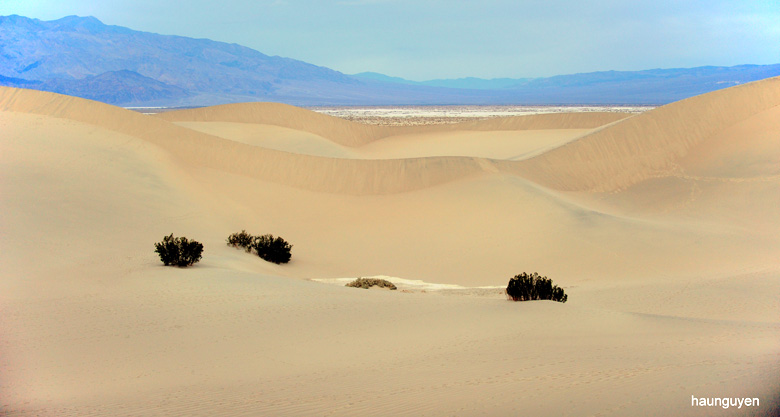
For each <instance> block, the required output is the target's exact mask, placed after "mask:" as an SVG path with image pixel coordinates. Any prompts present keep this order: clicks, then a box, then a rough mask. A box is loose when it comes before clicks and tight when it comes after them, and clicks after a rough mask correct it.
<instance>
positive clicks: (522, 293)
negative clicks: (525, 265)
mask: <svg viewBox="0 0 780 417" xmlns="http://www.w3.org/2000/svg"><path fill="white" fill-rule="evenodd" d="M506 295H507V296H508V297H509V298H511V299H512V300H513V301H528V300H553V301H559V302H561V303H565V302H566V299H568V296H567V295H566V294H565V293H564V291H563V289H562V288H560V287H558V286H557V285H553V283H552V280H551V279H549V278H547V277H540V276H539V274H537V273H536V272H534V273H533V274H530V275H529V274H526V273H525V272H523V273H522V274H520V275H515V276H514V277H513V278H512V279H510V280H509V285H507V287H506Z"/></svg>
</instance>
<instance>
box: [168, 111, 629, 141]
mask: <svg viewBox="0 0 780 417" xmlns="http://www.w3.org/2000/svg"><path fill="white" fill-rule="evenodd" d="M154 116H155V117H159V118H161V119H163V120H167V121H170V122H233V123H252V124H269V125H275V126H281V127H286V128H291V129H296V130H302V131H305V132H309V133H314V134H316V135H319V136H322V137H324V138H326V139H330V140H332V141H333V142H336V143H338V144H340V145H345V146H352V147H356V146H361V145H365V144H367V143H370V142H373V141H375V140H378V139H382V138H386V137H390V136H400V135H407V134H416V133H432V132H450V131H456V130H479V131H489V130H532V129H593V128H596V127H599V126H603V125H605V124H608V123H613V122H616V121H618V120H622V119H625V118H627V117H630V116H631V115H630V114H626V113H610V112H590V113H549V114H534V115H526V116H511V117H497V118H491V119H484V120H474V121H466V122H461V123H452V124H440V125H428V126H378V125H366V124H361V123H356V122H352V121H349V120H344V119H341V118H338V117H334V116H329V115H326V114H321V113H317V112H314V111H310V110H306V109H302V108H299V107H294V106H290V105H287V104H281V103H260V102H258V103H236V104H223V105H219V106H211V107H202V108H197V109H186V110H174V111H169V112H163V113H157V114H155V115H154Z"/></svg>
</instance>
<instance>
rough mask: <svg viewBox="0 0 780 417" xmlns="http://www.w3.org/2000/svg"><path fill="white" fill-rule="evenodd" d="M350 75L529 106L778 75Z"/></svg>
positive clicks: (744, 68)
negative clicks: (477, 93) (482, 93)
mask: <svg viewBox="0 0 780 417" xmlns="http://www.w3.org/2000/svg"><path fill="white" fill-rule="evenodd" d="M354 76H355V77H358V78H364V79H371V80H377V81H383V82H391V83H398V84H409V85H425V86H430V87H448V88H461V89H473V90H502V91H494V94H493V97H494V98H496V99H497V101H501V100H505V99H507V98H509V102H513V103H528V104H665V103H669V102H672V101H677V100H682V99H684V98H687V97H692V96H696V95H699V94H704V93H708V92H710V91H714V90H719V89H721V88H726V87H731V86H734V85H738V84H744V83H748V82H751V81H758V80H763V79H765V78H770V77H776V76H780V64H774V65H738V66H734V67H712V66H709V67H697V68H675V69H653V70H645V71H601V72H591V73H583V74H571V75H557V76H554V77H547V78H496V79H490V80H487V79H481V78H459V79H444V80H430V81H410V80H406V79H403V78H399V77H390V76H387V75H384V74H379V73H376V72H363V73H360V74H355V75H354Z"/></svg>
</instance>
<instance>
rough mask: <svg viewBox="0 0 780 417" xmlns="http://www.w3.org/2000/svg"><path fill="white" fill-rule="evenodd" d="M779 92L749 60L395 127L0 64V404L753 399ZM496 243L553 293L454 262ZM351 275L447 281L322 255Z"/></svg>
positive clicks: (511, 410) (372, 405) (773, 276)
mask: <svg viewBox="0 0 780 417" xmlns="http://www.w3.org/2000/svg"><path fill="white" fill-rule="evenodd" d="M779 115H780V79H777V78H774V79H768V80H764V81H760V82H756V83H751V84H746V85H743V86H738V87H734V88H729V89H726V90H721V91H717V92H714V93H709V94H706V95H703V96H699V97H694V98H691V99H687V100H683V101H680V102H677V103H672V104H670V105H667V106H663V107H659V108H657V109H653V110H650V111H647V112H644V113H642V114H637V115H630V114H617V115H616V114H612V113H578V114H552V115H534V116H517V117H508V118H498V119H490V120H484V121H468V122H464V123H459V124H454V125H438V126H402V127H393V126H369V125H362V124H357V123H353V122H349V121H346V120H342V119H338V118H334V117H330V116H327V115H323V114H318V113H314V112H310V111H307V110H303V109H299V108H294V107H291V106H285V105H279V104H273V103H252V104H249V103H247V104H236V105H226V106H217V107H212V108H205V109H192V110H183V111H177V112H166V113H161V114H158V115H142V114H138V113H134V112H131V111H128V110H123V109H120V108H116V107H112V106H108V105H105V104H101V103H96V102H90V101H86V100H82V99H77V98H72V97H66V96H59V95H56V94H51V93H43V92H37V91H29V90H18V89H11V88H0V147H1V149H2V152H0V185H1V186H2V188H1V189H0V211H1V212H2V213H3V215H2V216H0V235H1V236H2V238H1V239H0V243H1V244H2V247H0V264H2V265H3V268H2V272H0V329H1V330H0V331H1V332H2V338H0V371H1V374H2V378H0V394H2V395H0V407H2V408H1V409H0V411H1V414H4V415H51V416H55V415H56V416H68V415H73V416H77V415H78V416H83V415H204V416H205V415H330V414H332V415H361V416H364V415H421V414H422V415H550V416H557V415H603V416H610V415H613V416H622V415H715V414H718V415H719V413H720V414H722V413H723V412H724V411H723V410H722V409H714V408H697V407H691V396H692V395H693V396H696V397H758V398H760V399H761V407H753V408H749V409H748V408H743V409H741V410H728V411H727V412H728V413H729V414H731V413H735V414H739V415H772V413H773V412H775V411H776V410H777V409H778V408H777V407H778V406H780V404H778V400H777V399H778V397H777V393H778V392H780V379H778V377H777V375H780V372H778V371H780V361H779V360H778V353H780V343H779V342H778V341H780V321H778V316H777V312H778V311H780V297H778V295H780V263H778V259H780V233H779V232H780V216H777V207H780V141H778V138H780V117H778V116H779ZM241 229H246V230H247V231H250V232H253V233H273V234H275V235H280V236H283V237H284V238H285V239H286V240H288V241H289V242H290V243H292V244H293V245H294V246H293V249H292V253H293V258H292V261H291V262H290V263H289V264H287V265H275V264H271V263H267V262H264V261H262V260H261V259H259V258H258V257H256V256H252V255H248V254H246V253H244V252H242V251H239V250H235V249H233V248H230V247H228V246H227V245H225V238H226V237H227V235H228V234H230V233H232V232H236V231H240V230H241ZM171 232H173V233H175V234H176V235H184V236H187V237H190V238H194V239H197V240H198V241H200V242H202V243H203V244H204V246H205V252H204V258H203V260H202V261H201V262H200V263H198V264H196V265H195V266H194V267H191V268H186V269H178V268H169V267H163V266H162V264H161V263H160V261H159V259H158V258H157V257H156V254H155V253H154V252H153V246H152V244H153V243H154V242H156V241H159V240H160V239H161V238H162V236H164V235H167V234H169V233H171ZM523 271H527V272H533V271H538V272H539V273H541V274H543V275H547V276H549V277H550V278H552V279H553V280H554V281H555V283H556V284H559V285H561V286H562V287H563V288H564V289H565V290H566V293H567V294H568V295H569V301H568V302H567V303H565V304H560V303H553V302H549V301H535V302H523V303H513V302H509V301H506V299H505V298H504V296H503V295H502V294H501V291H500V289H495V288H493V289H490V288H488V289H485V288H482V289H475V288H474V287H500V286H502V285H506V282H507V281H508V279H509V278H510V277H511V276H513V275H515V274H517V273H520V272H523ZM373 275H383V276H389V277H397V278H398V279H403V280H410V281H413V280H418V281H423V282H426V283H436V284H450V285H458V286H459V287H450V289H447V290H437V289H436V287H435V286H427V287H414V286H409V287H407V288H406V291H394V292H390V291H364V290H360V289H352V288H345V287H342V286H341V285H333V284H332V283H328V282H327V281H328V280H331V281H332V280H333V279H336V278H344V277H358V276H373ZM391 279H392V278H391ZM317 280H323V281H325V282H319V281H317ZM410 281H405V282H410Z"/></svg>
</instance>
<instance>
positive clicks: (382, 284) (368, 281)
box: [345, 278, 398, 290]
mask: <svg viewBox="0 0 780 417" xmlns="http://www.w3.org/2000/svg"><path fill="white" fill-rule="evenodd" d="M345 286H346V287H355V288H364V289H369V288H371V287H379V288H389V289H391V290H396V289H398V288H397V287H396V286H395V284H393V283H392V282H390V281H388V280H386V279H380V278H358V279H356V280H354V281H352V282H350V283H349V284H347V285H345Z"/></svg>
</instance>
